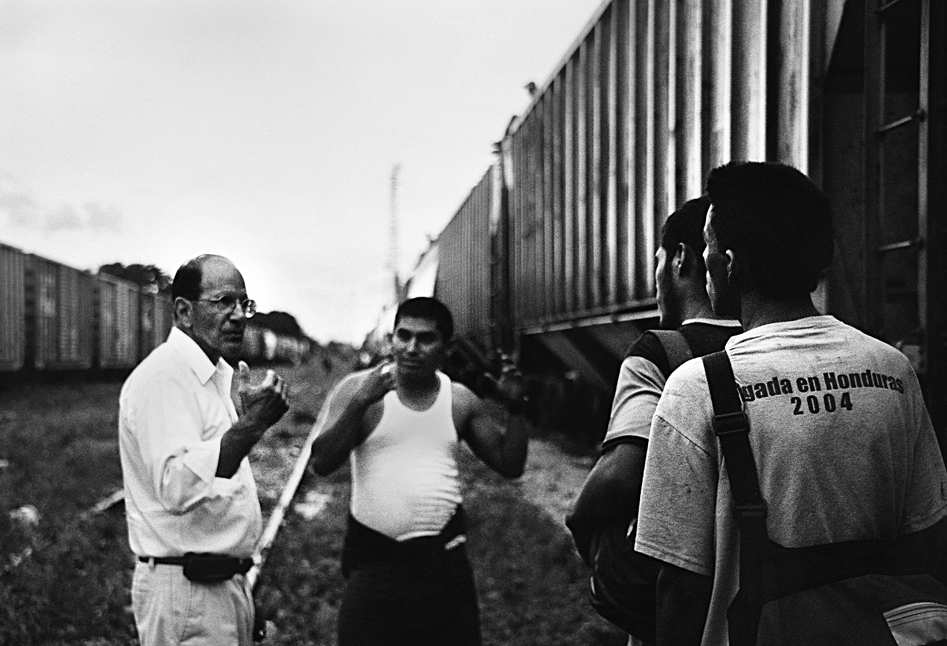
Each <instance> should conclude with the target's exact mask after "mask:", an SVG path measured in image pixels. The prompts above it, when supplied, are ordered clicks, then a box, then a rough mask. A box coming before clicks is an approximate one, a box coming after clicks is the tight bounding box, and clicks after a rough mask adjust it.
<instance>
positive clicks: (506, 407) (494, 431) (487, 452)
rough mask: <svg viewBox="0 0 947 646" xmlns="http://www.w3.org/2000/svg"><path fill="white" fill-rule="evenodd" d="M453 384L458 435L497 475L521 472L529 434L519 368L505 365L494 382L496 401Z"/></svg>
mask: <svg viewBox="0 0 947 646" xmlns="http://www.w3.org/2000/svg"><path fill="white" fill-rule="evenodd" d="M453 388H454V391H453V393H454V400H455V403H454V406H455V411H456V412H457V413H458V415H456V416H455V420H456V419H458V418H459V419H460V420H461V421H460V425H459V426H458V432H459V434H460V437H461V439H463V440H465V441H466V442H467V444H468V445H469V446H470V448H471V449H472V450H473V452H474V454H475V455H476V456H477V457H479V458H480V459H481V460H483V461H484V463H485V464H486V465H487V466H489V467H490V468H491V469H493V470H494V471H496V472H497V473H499V474H500V475H502V476H504V477H507V478H518V477H519V476H521V475H522V474H523V467H524V466H525V465H526V451H527V448H528V440H529V436H528V434H527V430H526V420H525V419H523V406H524V399H525V398H524V392H525V388H524V386H523V377H522V375H520V373H519V371H518V370H516V368H515V366H513V364H512V363H511V362H509V363H507V364H506V365H505V366H504V368H503V373H502V375H501V376H500V380H499V382H498V383H497V395H498V399H499V400H500V401H497V402H493V401H487V400H484V399H480V398H479V397H477V396H476V395H475V394H473V393H472V392H471V391H470V389H468V388H467V387H466V386H464V385H462V384H453ZM501 402H502V403H501Z"/></svg>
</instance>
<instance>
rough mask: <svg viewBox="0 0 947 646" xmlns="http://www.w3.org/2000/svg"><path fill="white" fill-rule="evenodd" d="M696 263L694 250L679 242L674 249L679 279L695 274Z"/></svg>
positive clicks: (674, 260)
mask: <svg viewBox="0 0 947 646" xmlns="http://www.w3.org/2000/svg"><path fill="white" fill-rule="evenodd" d="M696 261H697V258H696V257H695V255H694V250H693V249H691V248H690V247H688V246H687V245H686V244H684V243H683V242H678V243H677V247H675V248H674V258H673V259H672V262H673V263H674V270H675V272H676V273H677V275H678V277H686V276H689V275H690V274H691V273H693V271H694V268H695V266H696Z"/></svg>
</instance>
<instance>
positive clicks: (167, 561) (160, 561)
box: [138, 556, 184, 565]
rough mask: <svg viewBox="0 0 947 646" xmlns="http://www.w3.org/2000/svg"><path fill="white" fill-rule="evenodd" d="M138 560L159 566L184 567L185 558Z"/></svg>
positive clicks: (171, 557) (165, 557)
mask: <svg viewBox="0 0 947 646" xmlns="http://www.w3.org/2000/svg"><path fill="white" fill-rule="evenodd" d="M138 560H139V561H141V562H142V563H155V564H157V565H184V557H183V556H139V557H138Z"/></svg>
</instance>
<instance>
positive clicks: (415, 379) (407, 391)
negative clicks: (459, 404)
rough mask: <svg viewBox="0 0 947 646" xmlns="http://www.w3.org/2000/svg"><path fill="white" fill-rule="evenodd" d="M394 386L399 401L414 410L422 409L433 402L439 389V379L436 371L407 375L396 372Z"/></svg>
mask: <svg viewBox="0 0 947 646" xmlns="http://www.w3.org/2000/svg"><path fill="white" fill-rule="evenodd" d="M395 388H396V390H397V392H398V398H399V399H400V400H401V402H402V403H403V404H404V405H406V406H408V407H409V408H413V409H415V410H424V409H426V408H428V407H429V406H430V405H431V404H433V403H434V402H433V400H434V399H435V398H436V397H437V393H438V392H439V391H440V379H438V378H437V373H436V372H432V373H430V374H427V375H417V376H413V375H411V376H409V375H402V374H396V378H395Z"/></svg>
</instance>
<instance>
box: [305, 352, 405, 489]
mask: <svg viewBox="0 0 947 646" xmlns="http://www.w3.org/2000/svg"><path fill="white" fill-rule="evenodd" d="M394 387H395V381H394V373H393V371H392V370H391V365H390V364H381V365H379V366H377V367H375V368H373V369H372V370H368V371H365V372H359V373H356V374H354V375H351V376H349V377H346V378H345V379H343V380H342V381H341V382H340V383H339V384H338V385H337V386H336V387H335V388H333V390H332V392H331V393H329V397H328V398H327V399H326V402H325V404H323V406H322V410H321V411H320V412H319V418H318V419H317V420H316V423H315V428H314V430H315V432H316V433H317V434H316V438H315V439H314V440H313V442H312V457H310V459H309V464H310V465H312V469H313V471H315V472H316V473H318V474H319V475H321V476H325V475H329V474H330V473H332V472H333V471H335V470H336V469H338V468H339V467H340V466H342V464H343V463H344V462H345V460H346V458H348V456H349V453H351V451H352V449H354V448H355V447H356V446H357V445H358V444H359V443H360V442H361V441H362V440H363V439H364V438H365V425H364V420H365V413H366V412H367V411H368V408H369V407H370V406H371V405H372V404H374V403H375V402H377V401H379V400H380V399H381V398H382V397H384V396H385V393H387V392H388V391H389V390H391V389H393V388H394Z"/></svg>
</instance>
